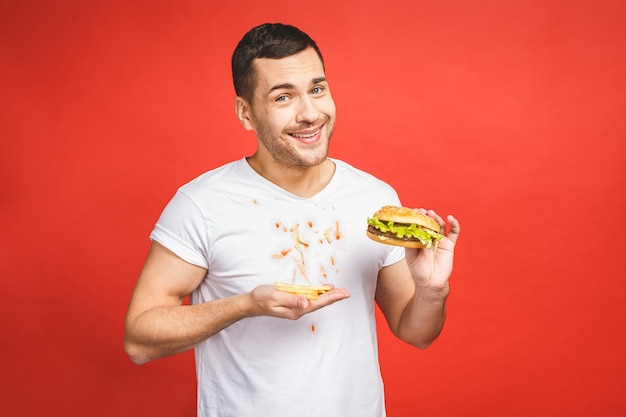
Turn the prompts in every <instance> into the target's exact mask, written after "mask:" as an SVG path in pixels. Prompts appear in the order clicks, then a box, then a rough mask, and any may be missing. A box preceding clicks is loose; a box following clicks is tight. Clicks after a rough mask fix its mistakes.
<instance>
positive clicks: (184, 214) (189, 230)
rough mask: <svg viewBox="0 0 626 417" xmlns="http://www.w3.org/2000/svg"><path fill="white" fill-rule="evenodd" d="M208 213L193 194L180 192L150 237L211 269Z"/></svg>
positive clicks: (170, 203)
mask: <svg viewBox="0 0 626 417" xmlns="http://www.w3.org/2000/svg"><path fill="white" fill-rule="evenodd" d="M206 230H207V224H206V219H205V216H203V214H202V212H201V210H200V209H199V208H198V206H197V205H196V204H195V203H194V202H193V200H192V199H191V198H189V196H187V195H186V194H185V193H183V192H182V191H180V190H179V191H177V192H176V194H175V195H174V197H172V199H171V200H170V201H169V203H168V204H167V206H166V207H165V209H164V210H163V212H162V213H161V216H160V217H159V220H158V221H157V223H156V225H155V227H154V229H153V230H152V233H151V234H150V239H151V240H153V241H156V242H159V243H160V244H161V245H163V246H165V247H166V248H168V249H169V250H171V251H172V252H174V253H175V254H176V255H178V256H179V257H180V258H181V259H183V260H185V261H186V262H189V263H191V264H193V265H197V266H200V267H202V268H206V269H208V268H209V263H208V259H209V256H208V253H207V249H206V248H208V247H209V245H208V238H207V232H206Z"/></svg>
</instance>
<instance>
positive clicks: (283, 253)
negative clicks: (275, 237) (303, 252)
mask: <svg viewBox="0 0 626 417" xmlns="http://www.w3.org/2000/svg"><path fill="white" fill-rule="evenodd" d="M289 252H291V249H285V250H281V251H280V253H275V254H273V255H272V258H273V259H280V258H284V257H286V256H287V255H288V254H289Z"/></svg>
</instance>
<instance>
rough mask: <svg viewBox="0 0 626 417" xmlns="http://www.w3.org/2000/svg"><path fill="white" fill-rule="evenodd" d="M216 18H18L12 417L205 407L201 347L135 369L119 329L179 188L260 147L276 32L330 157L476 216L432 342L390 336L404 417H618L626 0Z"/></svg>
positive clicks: (9, 42)
mask: <svg viewBox="0 0 626 417" xmlns="http://www.w3.org/2000/svg"><path fill="white" fill-rule="evenodd" d="M215 3H218V4H219V5H213V4H211V2H208V1H181V2H168V1H145V2H126V1H108V2H90V1H17V0H13V1H11V0H4V1H1V2H0V48H1V50H0V53H1V57H0V59H1V63H0V80H1V81H0V84H1V86H0V106H1V107H0V129H1V130H0V135H1V146H2V148H1V152H0V187H1V193H0V210H1V211H0V213H1V224H0V227H1V230H2V234H1V237H0V244H1V245H2V246H1V247H0V262H1V272H0V273H1V274H2V279H1V284H0V290H1V294H2V296H3V301H2V303H0V317H1V319H0V320H1V323H2V325H1V329H0V330H1V331H0V338H1V339H0V353H1V354H2V366H1V368H2V378H1V382H0V396H1V397H2V398H1V399H0V414H2V415H5V416H66V417H69V416H86V415H88V416H113V415H115V416H142V415H151V416H191V415H194V413H195V411H194V409H195V376H194V370H193V357H192V355H191V354H190V353H187V354H183V355H180V356H177V357H172V358H167V359H163V360H160V361H156V362H153V363H150V364H147V365H144V366H141V367H138V366H135V365H133V364H131V362H130V361H129V360H128V358H127V357H126V356H125V355H124V352H123V350H122V339H123V320H124V314H125V310H126V306H127V303H128V300H129V296H130V293H131V290H132V287H133V284H134V281H135V278H136V276H137V274H138V272H139V270H140V268H141V265H142V264H143V261H144V258H145V255H146V252H147V249H148V244H149V242H148V238H147V236H148V234H149V232H150V230H151V229H152V227H153V224H154V222H155V221H156V219H157V217H158V215H159V213H160V211H161V210H162V208H163V207H164V205H165V203H166V202H167V201H168V200H169V198H170V197H171V195H172V194H173V192H174V191H175V189H176V187H178V186H179V185H181V184H183V183H184V182H186V181H188V180H190V179H191V178H193V177H195V176H197V175H199V174H200V173H202V172H204V171H206V170H208V169H210V168H212V167H215V166H217V165H220V164H222V163H224V162H228V161H231V160H233V159H238V158H240V157H241V156H243V155H247V154H250V153H251V152H252V151H253V149H254V143H255V142H254V138H253V136H251V135H250V134H247V133H246V132H244V131H243V130H242V129H241V127H240V126H239V125H238V123H237V121H236V118H235V116H234V110H233V101H232V100H233V95H234V93H233V89H232V85H231V79H230V70H229V59H230V55H231V53H232V50H233V48H234V47H235V45H236V43H237V42H238V40H239V39H240V37H241V36H242V35H243V33H244V32H245V31H246V30H247V29H249V28H250V27H252V26H253V25H256V24H258V23H263V22H265V21H282V22H288V23H292V24H295V25H297V26H299V27H301V28H302V29H304V30H305V31H307V32H309V33H310V34H311V35H312V36H313V37H314V38H315V39H316V40H317V41H318V43H319V45H320V47H321V48H322V51H323V52H324V54H325V58H326V61H327V72H328V77H329V80H330V82H331V88H332V91H333V94H334V97H335V101H336V103H337V106H338V123H337V128H336V132H335V135H334V137H333V143H332V146H331V148H332V149H331V153H332V156H334V157H339V158H342V159H345V160H346V161H348V162H350V163H352V164H354V165H356V166H358V167H361V168H363V169H365V170H368V171H370V172H372V173H374V174H375V175H377V176H378V177H380V178H382V179H384V180H386V181H388V182H389V183H391V184H392V185H394V186H395V187H396V188H397V190H398V191H399V193H400V195H401V197H402V198H403V200H404V202H405V203H406V204H407V205H413V206H425V207H432V208H435V209H436V210H437V211H439V212H440V213H441V214H446V213H454V214H455V215H456V216H457V217H458V218H459V219H460V220H461V221H462V226H463V232H462V236H461V239H460V241H459V246H458V256H457V263H456V269H455V274H454V276H453V283H452V286H453V287H452V288H453V289H452V293H451V296H450V299H449V318H448V323H447V325H446V328H445V330H444V332H443V334H442V336H441V337H440V339H439V340H438V341H437V342H436V343H435V344H434V345H433V346H431V347H430V348H429V349H428V350H426V351H423V352H421V351H417V350H414V349H411V348H409V347H407V346H406V345H404V344H402V343H401V342H398V341H397V340H395V339H393V338H392V337H391V336H390V334H389V332H388V330H387V329H386V328H385V327H384V326H381V329H380V333H381V363H382V369H383V374H384V378H385V382H386V387H387V399H388V411H389V415H390V416H393V417H399V416H414V415H423V416H473V415H483V416H508V417H514V416H520V417H522V416H524V417H526V416H556V415H568V416H590V415H601V416H604V417H607V416H618V415H620V416H621V415H624V413H625V412H626V397H625V396H624V394H623V389H624V386H625V384H626V360H624V352H625V346H624V345H625V343H626V338H625V336H624V328H625V326H624V325H625V324H626V323H625V321H626V307H625V303H624V302H625V298H626V296H625V290H626V283H625V282H626V280H625V279H624V278H626V274H625V273H624V251H625V250H626V244H625V243H624V238H623V236H624V233H625V232H626V230H625V229H626V216H625V215H626V204H625V203H626V197H625V188H626V187H625V185H626V163H625V162H626V145H625V139H626V122H625V120H626V118H625V114H626V112H625V110H626V59H625V56H626V54H625V52H626V51H625V49H626V46H625V45H626V43H625V41H626V3H624V2H622V1H602V0H599V1H598V0H593V1H592V0H579V1H571V0H569V1H555V0H541V1H540V0H528V1H521V0H520V1H496V0H492V1H488V0H480V1H474V2H469V1H463V0H457V1H441V2H432V1H423V0H417V1H409V0H406V1H397V0H389V1H385V2H357V1H345V2H338V1H336V0H333V1H328V0H319V1H316V2H308V3H297V4H295V3H294V2H287V1H280V0H272V1H264V2H260V1H238V2H215ZM381 3H382V4H381ZM315 401H323V399H315V400H312V402H311V403H309V404H303V407H307V406H311V407H314V406H315Z"/></svg>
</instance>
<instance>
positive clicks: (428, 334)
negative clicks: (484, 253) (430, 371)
mask: <svg viewBox="0 0 626 417" xmlns="http://www.w3.org/2000/svg"><path fill="white" fill-rule="evenodd" d="M428 214H429V215H430V216H432V217H434V218H435V219H437V221H438V222H439V223H440V225H442V230H445V223H444V222H443V220H442V219H441V218H440V217H439V216H438V215H437V214H436V213H434V212H433V211H430V212H428ZM448 221H449V223H450V232H449V233H448V235H447V236H446V237H444V238H443V239H442V240H441V241H440V242H439V246H438V248H437V250H436V251H434V250H431V249H406V259H405V260H404V261H401V262H398V263H396V264H394V265H390V266H388V267H386V268H383V269H382V270H381V271H380V273H379V276H378V285H377V288H376V301H377V303H378V305H379V307H380V308H381V311H382V312H383V314H384V315H385V318H386V319H387V322H388V324H389V327H390V328H391V330H392V332H393V333H394V334H395V335H396V336H397V337H399V338H400V339H402V340H404V341H405V342H407V343H410V344H412V345H414V346H417V347H419V348H421V349H425V348H426V347H428V346H429V345H430V344H431V343H432V342H433V341H434V340H435V339H436V338H437V336H439V334H440V333H441V330H442V328H443V325H444V322H445V318H446V299H447V297H448V293H449V292H450V286H449V282H448V280H449V278H450V275H451V273H452V265H453V257H454V247H455V244H456V241H457V238H458V235H459V233H460V231H461V228H460V224H459V222H458V221H457V220H456V219H455V218H454V217H452V216H448Z"/></svg>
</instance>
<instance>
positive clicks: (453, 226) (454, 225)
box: [419, 208, 461, 243]
mask: <svg viewBox="0 0 626 417" xmlns="http://www.w3.org/2000/svg"><path fill="white" fill-rule="evenodd" d="M419 211H420V212H422V213H423V214H426V215H428V216H430V217H432V218H433V219H435V220H436V221H437V223H439V227H440V228H441V234H442V235H444V236H446V237H448V239H450V240H451V241H452V242H454V243H456V240H457V239H458V237H459V233H461V224H460V223H459V221H458V220H457V219H456V218H455V217H454V216H452V215H451V214H449V215H448V216H447V220H448V224H449V225H450V229H449V230H448V231H447V232H446V222H445V221H444V220H443V218H441V216H439V215H438V214H437V213H436V212H435V211H434V210H426V209H423V208H420V209H419Z"/></svg>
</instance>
